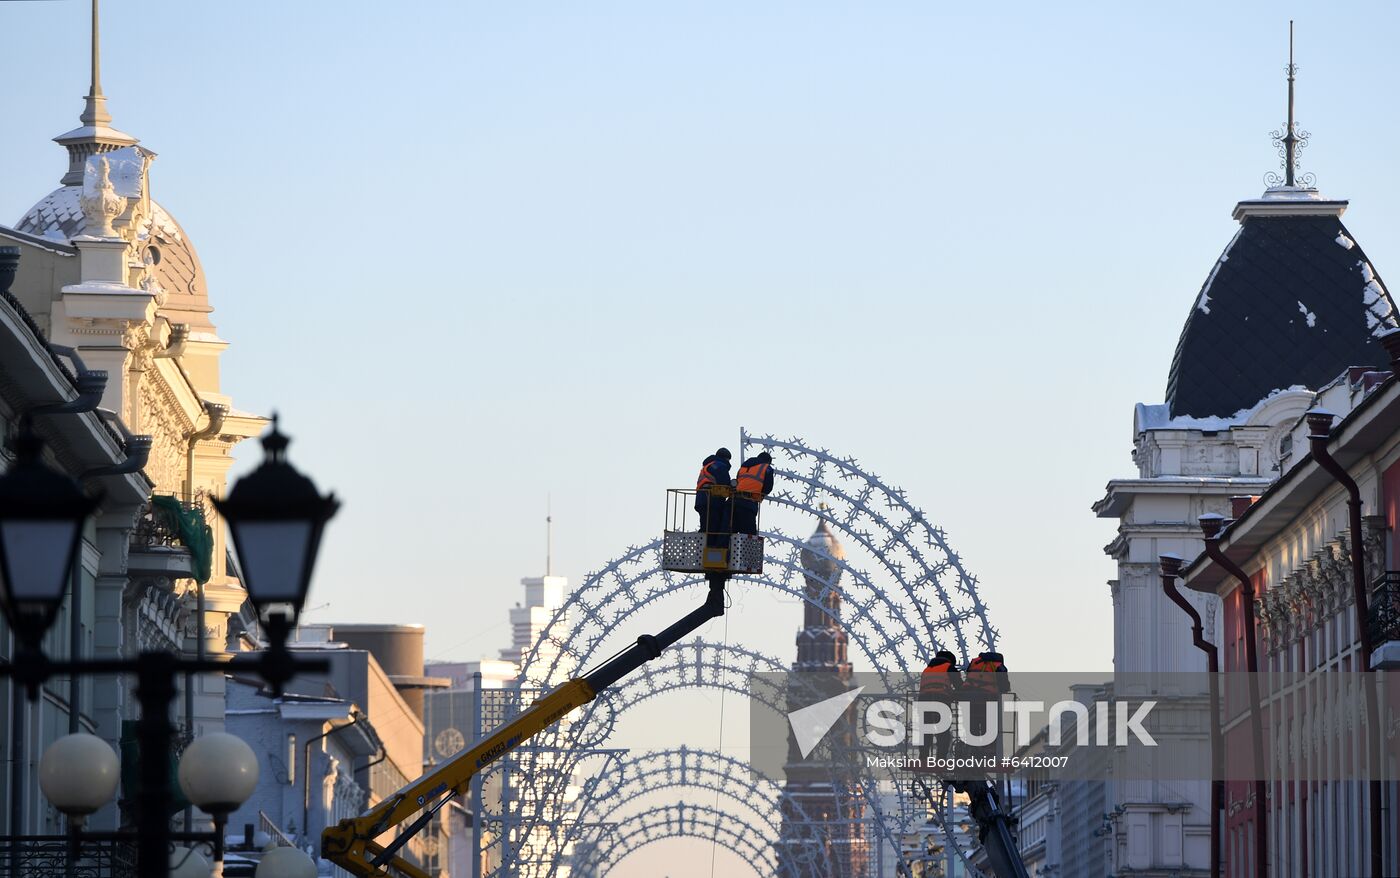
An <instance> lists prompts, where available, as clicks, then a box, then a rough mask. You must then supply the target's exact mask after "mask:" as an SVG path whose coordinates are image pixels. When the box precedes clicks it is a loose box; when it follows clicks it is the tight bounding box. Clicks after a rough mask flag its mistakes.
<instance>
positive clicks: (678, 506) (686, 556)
mask: <svg viewBox="0 0 1400 878" xmlns="http://www.w3.org/2000/svg"><path fill="white" fill-rule="evenodd" d="M751 499H752V498H748V497H745V496H743V495H740V494H739V492H737V491H735V490H734V489H733V488H731V487H730V486H728V485H711V486H710V487H708V488H703V489H700V490H696V489H694V488H672V489H671V490H669V491H667V492H666V531H665V535H664V536H663V537H662V541H661V566H662V567H663V568H664V569H666V570H673V571H676V572H677V573H727V574H757V573H762V572H763V537H761V536H759V535H758V534H756V533H753V534H748V533H735V532H734V524H733V522H734V514H733V513H734V504H735V502H737V501H743V500H751ZM752 502H753V503H754V506H755V507H756V508H755V509H754V524H755V527H754V530H758V527H757V523H758V509H759V508H761V507H762V505H763V504H762V503H761V502H758V501H757V500H753V501H752ZM702 522H703V523H704V528H703V529H702V526H701V525H702Z"/></svg>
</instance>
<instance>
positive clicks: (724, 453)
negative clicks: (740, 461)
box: [715, 448, 734, 460]
mask: <svg viewBox="0 0 1400 878" xmlns="http://www.w3.org/2000/svg"><path fill="white" fill-rule="evenodd" d="M715 457H722V458H724V459H725V460H730V459H731V458H733V457H734V455H733V454H731V453H730V452H729V449H728V448H721V449H720V450H719V451H716V452H715Z"/></svg>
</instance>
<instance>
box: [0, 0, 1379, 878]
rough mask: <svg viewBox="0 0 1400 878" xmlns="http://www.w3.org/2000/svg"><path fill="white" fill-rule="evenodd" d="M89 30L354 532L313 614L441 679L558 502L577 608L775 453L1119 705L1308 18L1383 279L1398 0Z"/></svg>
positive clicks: (7, 163) (156, 5) (751, 622)
mask: <svg viewBox="0 0 1400 878" xmlns="http://www.w3.org/2000/svg"><path fill="white" fill-rule="evenodd" d="M104 9H105V12H104V21H103V34H104V36H103V69H102V81H103V86H104V88H105V91H106V93H107V95H108V97H109V109H110V111H111V113H112V115H113V119H114V121H113V124H114V125H115V126H116V127H118V128H120V129H122V130H124V131H127V132H129V133H131V134H133V135H135V136H137V137H139V138H141V141H142V143H143V144H144V145H145V146H147V147H149V148H150V149H153V150H154V151H155V152H157V153H158V155H159V157H158V159H157V160H156V162H155V164H154V165H153V167H152V171H151V175H152V181H153V182H152V185H153V192H154V195H155V197H156V198H157V200H159V201H160V202H161V203H162V204H163V205H164V206H165V207H166V208H167V209H169V210H170V211H171V212H172V213H173V214H174V215H175V216H176V217H177V218H178V219H179V221H180V222H181V223H182V225H183V226H184V228H185V231H186V233H187V234H188V235H189V237H190V238H191V239H192V240H193V242H194V243H195V245H196V247H197V248H198V250H199V254H200V257H201V259H202V261H203V265H204V269H205V271H206V273H207V276H208V279H209V289H210V295H211V299H212V302H213V304H214V306H215V308H216V309H217V310H216V312H215V314H214V320H215V323H216V324H217V326H218V329H219V332H220V334H221V335H222V336H223V337H224V338H226V339H227V340H228V341H229V342H230V343H231V347H230V348H229V350H228V351H227V353H226V354H225V356H224V358H223V385H224V388H225V390H226V391H227V392H228V393H230V394H231V395H232V397H233V399H234V403H235V405H236V406H237V407H238V408H241V409H244V410H249V411H255V412H261V413H268V412H271V411H272V410H274V409H276V410H277V411H278V412H280V414H281V416H282V423H283V425H284V429H285V430H286V431H287V432H288V433H290V434H291V435H292V437H293V440H294V442H293V445H292V448H291V454H292V457H293V460H294V462H296V463H297V464H298V465H299V466H301V467H302V468H303V470H305V471H306V472H308V473H309V474H311V475H312V476H313V477H314V478H315V479H316V480H317V482H318V484H320V485H321V486H322V487H323V488H331V489H334V490H335V491H336V492H337V494H338V495H339V496H340V497H341V498H342V499H343V501H344V507H343V509H342V511H341V513H340V515H339V516H338V517H337V519H336V520H335V521H334V522H333V523H332V524H331V526H330V528H329V530H328V534H327V537H326V540H325V543H324V546H323V550H322V553H321V559H320V562H319V565H318V567H317V571H316V576H315V580H314V584H313V592H312V595H311V598H310V600H309V605H310V606H313V607H317V609H316V610H314V612H313V613H312V614H311V616H310V618H311V619H312V620H314V621H402V622H420V623H423V624H425V625H426V626H427V641H428V652H429V655H430V657H432V658H436V659H441V660H470V659H474V658H478V657H480V656H482V655H493V654H494V653H495V652H496V650H498V649H499V648H501V647H503V646H505V645H506V644H507V642H508V638H509V627H508V624H507V620H506V609H507V608H508V607H509V606H510V605H512V604H513V603H514V602H515V601H516V600H518V599H519V598H520V596H521V589H520V587H519V585H518V580H519V578H520V577H522V576H529V575H538V574H539V573H541V572H543V568H544V565H545V528H544V518H545V513H546V507H547V504H548V505H549V507H550V508H551V509H552V513H553V517H554V542H553V563H554V570H555V572H556V573H559V574H563V575H566V576H568V577H569V578H570V580H571V582H572V583H574V584H577V583H579V582H580V581H582V580H583V578H584V577H585V576H586V575H587V574H588V572H589V571H591V570H594V569H597V568H599V567H601V566H602V565H604V564H605V563H606V562H607V561H608V560H609V559H610V558H613V557H616V556H618V555H620V554H622V553H623V552H624V551H625V550H626V548H627V547H628V546H629V545H634V544H638V543H643V542H646V541H648V540H650V539H653V538H655V537H656V536H657V535H658V531H659V529H660V527H661V524H662V517H663V512H664V508H663V502H664V497H663V489H665V488H667V487H676V486H683V485H687V484H688V483H689V482H690V480H691V479H692V478H693V477H694V472H695V469H696V466H697V463H698V460H699V458H700V457H701V456H703V455H704V454H705V453H707V452H709V451H712V450H713V449H714V447H715V446H717V445H720V444H729V445H731V447H732V446H733V444H734V443H736V442H737V436H738V433H739V430H740V429H741V428H746V429H748V430H749V431H750V432H754V433H766V432H773V433H777V434H781V435H797V436H801V437H803V438H805V439H806V440H808V441H809V442H811V443H812V444H814V445H817V446H819V447H827V448H830V449H832V450H833V451H837V452H839V453H841V454H851V455H855V456H857V457H858V458H859V459H860V460H861V461H862V462H863V463H864V464H865V465H867V466H869V467H870V468H871V469H872V470H874V471H875V472H877V473H878V474H879V475H880V476H881V477H882V478H883V479H885V480H886V481H888V482H890V483H893V484H897V485H900V486H902V487H903V488H904V489H906V490H907V492H908V495H909V497H910V499H911V501H912V502H914V503H915V504H917V505H919V506H921V507H922V508H923V509H924V511H925V512H926V513H927V514H928V516H929V518H930V519H932V520H933V521H935V522H937V523H938V524H939V525H941V526H942V527H943V528H944V529H945V531H946V532H947V535H948V539H949V541H950V542H951V543H952V545H953V546H954V547H955V548H956V549H957V550H958V551H959V553H960V554H961V556H962V558H963V561H964V563H965V564H966V565H967V567H968V568H969V569H970V570H971V571H972V572H973V573H975V574H976V575H977V576H978V578H979V580H980V582H981V594H982V597H983V599H984V600H985V602H986V603H987V605H988V606H989V608H990V613H991V617H992V620H993V623H994V624H995V625H996V626H997V627H998V628H999V629H1000V631H1001V632H1002V641H1001V646H1002V648H1003V651H1004V652H1005V653H1006V654H1007V658H1008V663H1009V664H1010V665H1011V666H1012V667H1013V668H1015V667H1018V666H1019V667H1034V668H1035V669H1044V670H1065V671H1083V670H1094V671H1098V670H1104V671H1106V670H1108V669H1110V668H1111V659H1112V656H1111V643H1112V640H1111V618H1112V617H1111V604H1110V598H1109V591H1108V587H1107V585H1106V581H1107V580H1109V579H1111V578H1112V577H1113V575H1114V567H1113V565H1112V564H1111V562H1110V561H1109V559H1108V558H1107V557H1106V556H1104V554H1103V551H1102V549H1103V546H1104V545H1105V544H1107V543H1108V542H1109V541H1110V540H1111V539H1112V537H1113V535H1114V527H1115V524H1114V522H1112V521H1104V520H1098V519H1096V518H1095V517H1094V516H1093V514H1092V512H1091V511H1090V505H1091V504H1092V503H1093V502H1094V501H1095V500H1097V499H1099V498H1100V497H1101V496H1103V491H1104V485H1105V483H1106V482H1107V481H1108V480H1109V479H1111V478H1114V477H1120V476H1131V475H1133V474H1134V472H1135V468H1134V466H1133V464H1132V461H1131V458H1130V452H1131V448H1132V435H1131V424H1132V412H1133V405H1134V404H1135V403H1137V402H1147V403H1156V402H1161V401H1162V397H1163V390H1164V387H1165V384H1166V376H1167V369H1168V366H1169V364H1170V361H1171V355H1172V352H1173V349H1174V347H1175V344H1176V340H1177V336H1178V334H1179V332H1180V329H1181V326H1182V323H1183V322H1184V321H1185V318H1186V316H1187V314H1188V312H1189V309H1190V308H1191V306H1192V303H1193V301H1194V299H1195V296H1196V293H1197V291H1198V290H1199V288H1200V285H1201V282H1202V281H1203V280H1204V278H1205V276H1206V274H1207V273H1208V272H1209V269H1210V267H1211V265H1212V264H1213V263H1214V261H1215V259H1216V258H1217V257H1218V255H1219V253H1220V251H1221V250H1222V249H1223V248H1224V246H1225V245H1226V243H1227V242H1228V241H1229V240H1230V237H1231V235H1233V233H1234V229H1235V227H1236V226H1235V223H1234V221H1233V220H1231V218H1230V210H1231V208H1232V207H1233V206H1234V204H1235V202H1237V201H1238V200H1240V199H1244V198H1252V197H1256V196H1257V195H1259V194H1260V192H1262V190H1263V188H1264V183H1263V177H1264V175H1265V174H1266V173H1268V172H1270V171H1273V170H1276V169H1277V168H1278V160H1277V157H1276V156H1275V154H1274V150H1273V148H1272V146H1271V144H1270V139H1269V136H1268V135H1269V132H1270V131H1271V130H1272V129H1275V128H1278V127H1279V126H1280V125H1281V123H1282V121H1283V113H1284V100H1285V91H1284V72H1283V68H1284V65H1285V64H1286V62H1287V33H1288V20H1289V18H1290V17H1291V18H1296V19H1297V27H1298V37H1297V61H1298V64H1299V78H1298V119H1299V122H1300V124H1301V126H1302V127H1303V128H1305V129H1307V130H1309V131H1311V132H1312V134H1313V137H1312V139H1311V141H1310V143H1309V145H1308V147H1307V149H1306V150H1305V151H1304V153H1303V166H1304V169H1305V170H1308V171H1311V172H1314V173H1315V174H1316V175H1317V179H1318V184H1319V186H1320V188H1321V189H1322V190H1323V192H1324V193H1326V194H1328V195H1329V196H1332V197H1340V198H1349V199H1352V206H1351V208H1350V210H1349V211H1348V213H1347V215H1346V217H1345V221H1346V223H1347V225H1348V227H1349V228H1350V230H1351V232H1352V234H1353V236H1354V237H1356V238H1357V240H1358V241H1360V242H1361V244H1362V246H1364V247H1365V248H1366V251H1367V253H1368V254H1369V255H1370V256H1371V258H1372V262H1373V264H1374V265H1375V266H1376V267H1377V269H1378V270H1379V271H1380V272H1381V273H1382V274H1384V273H1385V272H1386V271H1388V270H1390V269H1389V268H1388V267H1389V266H1391V265H1393V264H1400V253H1397V252H1396V250H1397V242H1400V234H1397V233H1398V232H1400V178H1398V177H1397V175H1396V174H1395V173H1394V146H1393V145H1394V143H1395V142H1396V140H1397V131H1396V127H1397V118H1396V116H1395V115H1394V114H1391V113H1387V112H1383V111H1382V112H1378V109H1379V108H1384V107H1387V106H1389V101H1388V98H1389V96H1390V95H1391V94H1392V93H1393V92H1394V90H1395V87H1396V80H1397V74H1400V58H1397V57H1396V56H1395V54H1394V52H1393V51H1392V48H1393V42H1394V37H1395V34H1396V32H1397V25H1400V9H1397V8H1396V7H1394V6H1392V5H1386V4H1381V3H1352V4H1345V5H1337V4H1327V5H1324V4H1317V3H1301V2H1273V3H1237V4H1228V5H1223V4H1215V3H1180V4H1173V5H1172V6H1171V7H1170V8H1169V9H1168V8H1163V7H1160V6H1153V7H1148V6H1142V5H1140V4H1110V3H1082V4H1034V3H1012V4H997V5H996V6H995V7H989V6H987V5H985V4H952V3H927V2H907V3H902V2H877V3H861V4H853V3H834V2H767V3H761V4H757V3H735V2H709V3H691V2H670V3H647V2H616V3H603V2H591V3H577V4H542V3H525V2H517V3H494V4H483V3H462V2H451V3H449V2H433V0H428V2H419V3H416V4H411V5H395V4H383V3H374V4H371V3H366V2H338V3H334V4H331V3H274V2H237V3H236V2H224V3H187V2H175V0H143V2H140V3H138V2H135V0H108V2H107V3H106V4H105V6H104ZM87 14H88V13H87V8H86V4H85V3H82V2H71V0H69V2H5V3H0V33H3V34H5V35H6V41H5V42H6V47H5V51H4V52H3V53H0V73H3V81H4V82H5V83H6V87H4V88H3V89H0V108H3V118H4V120H5V122H4V126H3V129H0V132H3V133H0V167H3V169H4V171H3V173H0V221H4V222H12V221H15V220H18V219H19V217H20V216H22V215H23V214H24V212H25V211H26V210H27V209H28V207H29V206H30V205H31V204H32V203H33V202H35V201H37V200H38V199H39V198H40V197H41V196H43V195H44V194H45V193H46V192H48V191H49V190H50V189H51V188H53V187H54V186H56V185H57V181H58V177H59V176H60V175H61V174H62V173H63V171H64V169H65V166H66V162H65V158H64V155H63V151H62V150H61V148H60V147H58V146H57V145H55V144H53V143H51V142H50V140H49V139H50V138H51V137H53V136H55V135H57V134H59V133H61V132H63V131H66V130H68V129H69V128H72V127H74V126H75V125H76V124H77V122H76V117H77V114H78V113H79V111H80V110H81V108H82V101H81V96H82V95H83V94H84V93H85V91H86V86H87V65H86V58H87V55H86V39H87V28H86V24H87ZM259 456H260V455H259V452H258V451H257V449H256V448H255V447H252V446H251V444H249V447H247V448H245V449H244V450H242V451H241V452H240V454H239V461H238V464H237V465H236V467H235V473H238V472H243V471H246V470H247V469H248V468H250V467H251V466H252V465H254V464H255V463H256V461H257V459H258V457H259ZM781 464H782V462H781V461H779V465H781ZM800 524H801V526H805V527H810V524H811V523H810V522H806V523H800ZM795 527H796V525H795ZM736 600H742V605H743V606H744V607H747V608H749V609H747V610H746V611H745V612H746V615H744V614H731V619H730V625H731V627H730V628H729V629H726V630H725V631H724V632H721V630H720V629H718V628H716V629H715V630H713V631H709V632H708V633H707V636H713V637H715V638H718V637H720V636H721V635H722V633H723V636H729V637H732V638H735V639H736V640H742V642H744V643H745V645H747V646H750V647H752V648H755V649H760V650H762V651H765V652H768V653H771V654H773V655H776V656H780V657H789V656H790V655H791V652H792V649H793V647H792V635H793V634H794V633H795V631H796V627H797V625H798V621H799V619H800V615H801V614H800V608H799V607H798V606H797V605H795V604H792V603H784V602H782V601H778V600H773V599H771V598H767V597H765V596H760V595H754V596H738V598H736ZM672 609H674V610H678V611H683V610H684V609H688V607H668V608H667V609H666V610H665V612H663V613H661V616H669V615H671V610H672ZM654 618H659V617H654V616H650V615H644V616H642V617H640V618H639V619H638V620H637V623H638V625H642V624H644V623H647V622H649V621H650V620H652V619H654ZM712 624H713V625H719V624H720V623H712ZM631 636H632V634H631V632H627V633H626V634H625V637H624V639H626V638H630V637H631ZM695 697H696V698H705V697H708V696H704V695H696V696H695ZM639 728H643V729H644V731H641V732H638V733H637V734H638V736H639V738H642V737H646V736H648V735H650V736H653V737H655V738H659V739H661V740H660V741H658V742H657V744H661V743H666V742H673V740H674V736H673V735H672V734H671V733H670V731H669V730H667V728H666V725H665V722H664V720H657V721H656V722H653V723H650V724H647V725H644V726H642V727H639ZM725 740H726V741H728V740H729V738H726V739H725ZM736 746H737V745H736ZM720 865H721V867H723V860H721V864H720ZM732 865H733V864H731V866H732ZM721 871H722V869H721ZM639 874H640V873H639ZM674 874H675V875H676V876H679V875H681V874H691V873H690V872H682V871H681V870H680V866H678V867H677V870H676V871H675V872H674ZM694 874H697V875H698V874H705V873H704V872H694Z"/></svg>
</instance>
